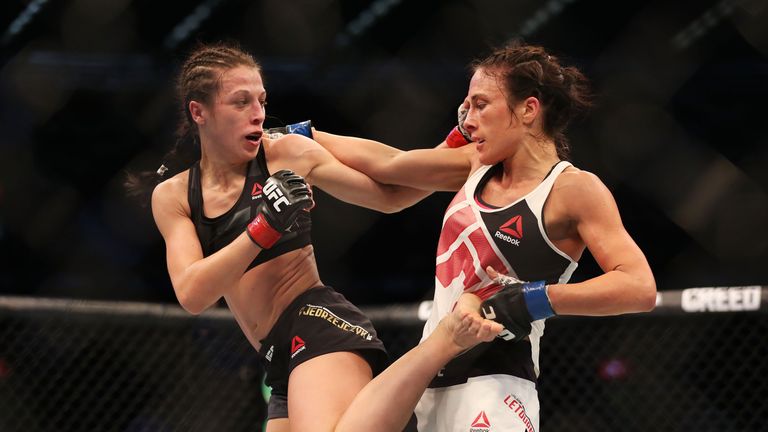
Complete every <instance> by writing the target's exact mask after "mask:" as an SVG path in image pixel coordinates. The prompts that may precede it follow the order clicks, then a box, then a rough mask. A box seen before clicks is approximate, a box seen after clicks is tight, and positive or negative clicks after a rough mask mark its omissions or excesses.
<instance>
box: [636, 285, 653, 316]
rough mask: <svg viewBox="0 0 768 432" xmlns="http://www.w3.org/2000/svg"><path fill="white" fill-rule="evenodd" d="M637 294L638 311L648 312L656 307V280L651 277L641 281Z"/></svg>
mask: <svg viewBox="0 0 768 432" xmlns="http://www.w3.org/2000/svg"><path fill="white" fill-rule="evenodd" d="M639 293H640V295H639V296H638V308H639V309H640V312H650V311H652V310H653V309H654V308H655V307H656V281H654V280H653V277H651V278H648V280H645V281H643V282H642V285H641V288H640V290H639Z"/></svg>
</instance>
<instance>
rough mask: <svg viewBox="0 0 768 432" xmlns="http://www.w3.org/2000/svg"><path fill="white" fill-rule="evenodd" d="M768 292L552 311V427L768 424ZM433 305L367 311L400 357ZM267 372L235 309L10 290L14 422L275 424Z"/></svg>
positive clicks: (68, 427)
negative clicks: (640, 308)
mask: <svg viewBox="0 0 768 432" xmlns="http://www.w3.org/2000/svg"><path fill="white" fill-rule="evenodd" d="M767 293H768V290H767V289H766V288H765V287H729V288H727V287H723V288H694V289H688V290H679V291H666V292H662V293H660V296H659V301H658V302H657V304H658V305H657V308H656V310H655V311H654V312H652V313H647V314H637V315H623V316H617V317H603V318H586V317H557V318H554V319H551V320H549V321H548V322H547V327H546V330H545V336H544V338H543V339H542V343H541V354H540V366H541V376H540V380H539V384H538V386H539V397H540V400H541V407H542V408H541V410H542V412H541V429H542V430H543V431H617V430H621V431H651V430H653V431H718V432H720V431H762V430H766V429H765V428H766V424H768V423H766V421H765V419H766V418H768V402H766V401H767V400H768V361H766V358H768V314H767V313H766V311H767V310H768V307H766V303H767V302H766V298H767V297H766V294H767ZM429 306H430V304H429V303H428V302H425V303H422V304H414V305H391V306H386V307H377V308H367V309H364V311H365V312H366V313H367V314H368V315H369V316H370V317H371V319H372V320H373V321H374V323H375V325H376V327H377V330H378V332H379V336H380V338H381V339H382V340H383V341H384V343H385V345H387V348H388V350H389V352H390V355H391V356H392V358H393V359H394V358H397V357H399V356H400V355H402V354H403V353H404V352H406V351H407V350H408V349H410V348H411V347H413V346H414V345H415V344H416V343H418V341H419V338H420V337H421V329H422V325H423V319H424V317H425V316H426V314H427V313H428V309H429ZM262 379H263V376H262V368H261V362H260V360H259V358H258V356H257V354H256V352H255V350H254V349H253V348H252V347H251V346H250V344H249V343H248V342H247V340H246V339H245V337H244V336H243V335H242V334H241V332H240V330H239V329H238V328H237V325H236V324H235V322H234V320H233V319H232V317H231V315H230V314H229V313H228V311H226V310H214V311H208V312H206V313H204V314H202V315H199V316H192V315H188V314H186V313H185V312H183V311H182V310H181V309H180V308H178V307H176V306H170V305H151V304H140V303H121V302H94V301H79V300H63V299H40V298H24V297H0V431H25V432H37V431H41V432H42V431H130V432H134V431H253V430H260V429H261V427H262V425H263V423H264V418H265V414H266V403H265V396H267V395H266V394H265V392H264V391H263V388H262V387H263V384H262ZM467 430H469V425H467Z"/></svg>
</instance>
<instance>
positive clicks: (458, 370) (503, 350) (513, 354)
mask: <svg viewBox="0 0 768 432" xmlns="http://www.w3.org/2000/svg"><path fill="white" fill-rule="evenodd" d="M486 375H512V376H516V377H519V378H523V379H527V380H528V381H532V382H534V383H535V382H536V372H535V371H534V368H533V358H532V357H531V343H530V342H529V341H527V340H524V341H518V342H507V341H505V340H502V339H498V338H497V339H496V340H494V341H493V342H489V343H483V344H480V345H478V346H476V347H474V348H472V349H471V350H469V351H467V352H465V353H464V354H462V355H460V356H458V357H456V358H454V359H453V360H451V361H450V362H449V363H448V364H447V365H446V366H445V367H444V368H443V369H442V370H441V371H440V373H439V374H438V376H437V377H435V378H434V379H433V380H432V382H431V383H430V384H429V388H440V387H448V386H453V385H457V384H463V383H466V382H467V379H469V378H472V377H479V376H486Z"/></svg>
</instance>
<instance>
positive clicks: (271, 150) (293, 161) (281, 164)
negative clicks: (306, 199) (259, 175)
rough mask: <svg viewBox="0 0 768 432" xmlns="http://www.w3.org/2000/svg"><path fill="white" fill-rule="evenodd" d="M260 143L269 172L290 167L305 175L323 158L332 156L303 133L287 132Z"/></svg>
mask: <svg viewBox="0 0 768 432" xmlns="http://www.w3.org/2000/svg"><path fill="white" fill-rule="evenodd" d="M262 143H263V145H264V154H265V155H266V158H267V163H268V165H269V170H270V172H275V171H277V170H281V169H290V170H292V171H294V172H295V173H296V174H299V175H301V176H306V175H307V174H308V173H309V172H311V171H312V169H313V168H314V167H316V166H317V165H318V164H320V163H321V162H322V161H323V160H324V159H327V158H329V157H332V156H331V154H330V153H328V151H327V150H325V148H324V147H323V146H321V145H320V144H318V143H317V142H315V141H314V140H312V139H310V138H307V137H305V136H303V135H296V134H289V135H284V136H282V137H280V138H278V139H275V140H272V139H266V140H264V141H263V142H262Z"/></svg>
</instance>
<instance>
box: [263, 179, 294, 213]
mask: <svg viewBox="0 0 768 432" xmlns="http://www.w3.org/2000/svg"><path fill="white" fill-rule="evenodd" d="M264 195H266V196H267V198H268V199H269V200H270V201H272V207H274V209H275V211H277V212H278V213H280V211H281V210H280V204H285V205H288V204H290V203H289V202H288V198H286V197H285V195H283V191H281V190H280V189H279V188H278V187H277V183H275V182H274V181H272V179H269V181H267V184H266V185H265V186H264Z"/></svg>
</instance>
